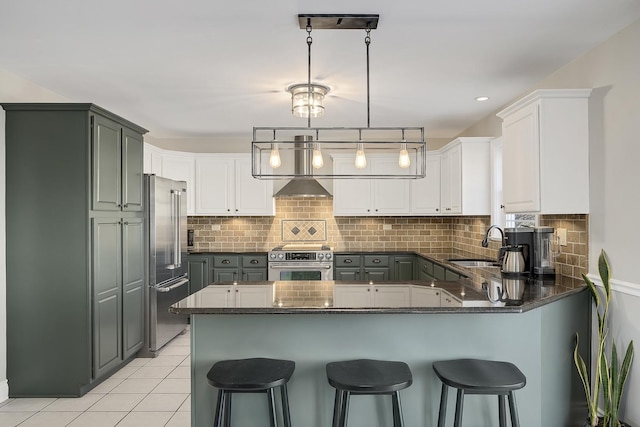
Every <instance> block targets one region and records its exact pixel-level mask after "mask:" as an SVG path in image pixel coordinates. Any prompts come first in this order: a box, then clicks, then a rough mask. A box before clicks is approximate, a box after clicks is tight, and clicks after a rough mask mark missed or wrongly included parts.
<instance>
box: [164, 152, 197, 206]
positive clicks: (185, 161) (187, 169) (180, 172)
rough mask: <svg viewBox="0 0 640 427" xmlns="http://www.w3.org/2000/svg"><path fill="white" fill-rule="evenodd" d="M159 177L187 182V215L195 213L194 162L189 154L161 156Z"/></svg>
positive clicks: (166, 154)
mask: <svg viewBox="0 0 640 427" xmlns="http://www.w3.org/2000/svg"><path fill="white" fill-rule="evenodd" d="M161 176H163V177H165V178H169V179H175V180H177V181H186V182H187V214H189V215H193V214H194V213H195V198H194V195H195V194H196V192H197V188H196V185H195V181H196V180H195V160H194V157H193V155H191V154H188V153H187V154H177V153H175V152H171V154H168V153H165V154H163V155H162V174H161Z"/></svg>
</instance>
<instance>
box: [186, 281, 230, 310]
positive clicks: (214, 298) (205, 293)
mask: <svg viewBox="0 0 640 427" xmlns="http://www.w3.org/2000/svg"><path fill="white" fill-rule="evenodd" d="M231 291H232V289H231V286H224V285H215V286H207V287H206V288H204V289H202V290H201V291H200V292H199V293H197V294H196V295H195V296H194V297H193V298H199V299H200V301H199V302H200V304H201V305H203V306H207V307H233V300H234V295H233V293H232V292H231Z"/></svg>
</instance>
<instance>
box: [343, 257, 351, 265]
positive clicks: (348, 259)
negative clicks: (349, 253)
mask: <svg viewBox="0 0 640 427" xmlns="http://www.w3.org/2000/svg"><path fill="white" fill-rule="evenodd" d="M342 262H343V263H345V264H351V263H352V262H353V260H352V259H351V258H347V259H345V260H344V261H342Z"/></svg>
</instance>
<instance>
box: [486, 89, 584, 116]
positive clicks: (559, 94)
mask: <svg viewBox="0 0 640 427" xmlns="http://www.w3.org/2000/svg"><path fill="white" fill-rule="evenodd" d="M590 95H591V89H538V90H534V91H533V92H531V93H530V94H528V95H526V96H524V97H522V98H520V99H519V100H517V101H515V102H514V103H513V104H510V105H509V106H508V107H507V108H505V109H504V110H502V111H500V112H498V113H496V116H498V117H500V118H501V119H504V118H505V117H506V116H508V115H510V114H511V113H513V112H514V111H517V110H519V109H520V108H522V107H524V106H526V105H529V104H532V103H534V102H536V101H539V100H541V99H545V98H546V99H549V98H563V99H568V98H589V96H590Z"/></svg>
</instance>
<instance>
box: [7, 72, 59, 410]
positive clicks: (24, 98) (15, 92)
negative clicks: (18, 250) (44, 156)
mask: <svg viewBox="0 0 640 427" xmlns="http://www.w3.org/2000/svg"><path fill="white" fill-rule="evenodd" d="M0 102H68V100H66V99H65V98H63V97H61V96H59V95H56V94H55V93H53V92H51V91H49V90H47V89H44V88H41V87H39V86H37V85H35V84H33V83H31V82H28V81H26V80H24V79H22V78H20V77H18V76H15V75H13V74H10V73H8V72H6V71H4V70H1V69H0ZM4 125H5V113H4V110H3V109H0V165H2V173H1V174H0V402H2V401H4V400H6V399H7V398H8V397H9V387H8V384H7V339H6V337H7V299H6V295H7V274H6V273H7V264H6V259H7V257H6V246H7V245H6V232H5V231H6V223H5V194H6V192H5V184H6V179H5V172H4V171H5V132H4Z"/></svg>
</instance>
